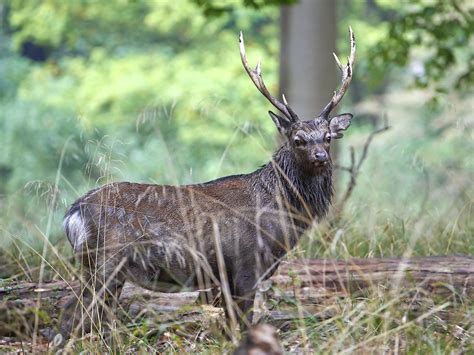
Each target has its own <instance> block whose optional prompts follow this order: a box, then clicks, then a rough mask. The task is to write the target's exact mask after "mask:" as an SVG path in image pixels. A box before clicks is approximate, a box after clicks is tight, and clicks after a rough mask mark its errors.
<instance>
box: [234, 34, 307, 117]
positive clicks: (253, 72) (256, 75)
mask: <svg viewBox="0 0 474 355" xmlns="http://www.w3.org/2000/svg"><path fill="white" fill-rule="evenodd" d="M239 46H240V58H241V59H242V64H243V66H244V68H245V71H246V72H247V74H248V75H249V77H250V79H251V80H252V82H253V83H254V84H255V86H256V87H257V89H258V91H260V92H261V93H262V94H263V96H265V97H266V98H267V100H268V101H270V103H271V104H272V105H273V106H275V108H277V109H278V111H280V112H281V113H282V114H283V115H284V116H285V118H286V119H288V120H289V121H290V122H295V121H297V120H298V116H297V115H296V113H295V112H294V111H293V110H292V109H291V107H289V106H288V104H287V103H286V100H285V97H283V102H280V101H279V100H277V99H276V98H275V97H273V96H272V94H270V92H269V91H268V89H267V87H266V86H265V83H264V82H263V78H262V63H261V61H260V60H259V61H258V63H257V66H256V67H255V69H252V68H251V67H250V65H249V63H248V61H247V56H246V55H245V44H244V35H243V34H242V32H240V36H239Z"/></svg>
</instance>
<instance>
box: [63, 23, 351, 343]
mask: <svg viewBox="0 0 474 355" xmlns="http://www.w3.org/2000/svg"><path fill="white" fill-rule="evenodd" d="M349 33H350V43H351V50H350V55H349V57H348V62H347V64H346V65H345V66H343V65H342V64H341V63H340V62H339V60H338V59H337V57H336V56H335V58H336V62H337V65H338V66H339V68H340V69H341V72H342V84H341V87H340V88H339V90H337V91H335V92H334V95H333V97H332V98H331V101H330V102H329V103H328V104H327V105H326V106H325V107H324V109H323V110H322V111H321V113H320V114H319V115H318V116H317V117H316V118H314V119H312V120H309V121H302V120H300V119H299V118H298V116H297V115H296V113H295V112H294V111H293V110H292V109H291V108H290V107H289V106H288V103H287V102H286V100H285V99H284V98H283V102H280V101H279V100H277V99H276V98H275V97H273V96H272V95H271V94H270V93H269V91H268V89H267V88H266V86H265V84H264V82H263V79H262V73H261V66H260V63H258V64H257V66H256V67H255V69H252V68H251V67H250V66H249V64H248V62H247V58H246V55H245V47H244V40H243V37H242V34H241V35H240V56H241V59H242V64H243V66H244V68H245V70H246V71H247V74H248V75H249V77H250V79H251V80H252V82H253V83H254V84H255V86H256V87H257V89H258V90H259V91H260V92H261V93H262V94H263V96H265V97H266V98H267V99H268V101H270V103H271V104H272V105H273V106H274V107H275V108H276V109H277V110H278V111H279V112H280V114H276V113H273V112H271V111H270V112H269V114H270V117H271V118H272V120H273V122H274V123H275V125H276V127H277V129H278V131H279V132H280V133H281V134H282V135H283V136H284V137H285V143H284V144H283V146H281V147H280V148H279V149H278V150H277V151H276V152H275V153H274V154H273V158H272V160H271V162H269V163H268V164H267V165H265V166H263V167H262V168H260V169H258V170H256V171H254V172H252V173H250V174H242V175H233V176H227V177H224V178H220V179H217V180H214V181H210V182H206V183H202V184H196V185H186V186H167V185H150V184H138V183H129V182H118V183H111V184H108V185H105V186H102V187H100V188H97V189H95V190H92V191H89V192H88V193H87V194H85V195H84V196H82V197H81V198H80V199H78V200H77V201H76V202H75V203H74V204H73V205H72V206H71V208H70V209H69V211H68V212H67V213H66V216H65V220H64V227H65V230H66V234H67V237H68V239H69V241H70V243H71V244H72V246H73V248H74V253H75V255H76V256H77V257H78V259H79V260H80V262H81V263H82V266H83V269H84V275H83V277H84V278H83V283H84V287H83V291H82V295H81V297H79V298H78V297H72V298H71V300H70V301H69V303H68V304H67V305H66V307H65V310H64V315H63V321H62V323H61V333H62V334H63V336H65V337H68V336H69V335H70V332H71V331H73V330H75V329H79V328H81V327H82V329H83V330H84V331H88V328H90V326H91V321H93V320H94V319H97V318H95V317H96V316H97V314H98V313H99V314H100V313H101V312H103V311H104V310H105V309H106V308H107V309H113V306H115V305H116V304H115V303H116V301H117V299H118V297H119V295H120V292H121V290H122V286H123V285H124V283H125V281H126V280H129V281H131V282H133V283H135V284H138V285H140V286H142V287H145V288H148V289H152V290H158V291H164V292H177V291H180V290H184V289H188V290H189V289H199V288H207V287H210V286H216V285H219V286H221V287H222V288H224V291H228V292H224V295H226V294H227V295H231V297H232V300H231V299H230V298H231V297H230V296H229V297H228V298H227V299H225V301H226V305H227V309H228V310H230V311H229V312H228V315H232V312H231V311H232V307H229V305H230V304H233V305H236V307H235V308H234V309H235V310H236V311H237V314H238V315H240V316H242V315H243V316H245V317H243V319H245V318H247V319H250V318H251V314H252V312H251V309H252V305H253V299H254V295H255V286H256V282H257V280H259V279H260V278H265V277H269V276H271V274H272V273H273V271H274V270H275V268H276V266H277V265H278V263H279V261H280V260H281V258H282V257H283V256H284V255H285V254H286V253H287V252H288V251H289V250H291V248H293V247H294V246H295V244H296V243H297V242H298V239H299V238H300V237H301V235H302V234H303V233H304V232H305V231H306V230H308V228H309V227H310V226H311V225H312V224H313V222H315V221H318V220H320V219H321V218H323V217H324V216H325V215H326V213H327V211H328V208H329V206H330V204H331V197H332V194H333V186H332V167H331V158H330V155H329V150H330V143H331V140H332V139H334V138H341V137H342V136H343V134H342V132H343V131H344V130H345V129H347V128H348V127H349V125H350V123H351V119H352V115H351V114H349V113H345V114H341V115H338V116H335V117H330V116H329V114H330V113H331V111H332V110H333V109H334V108H335V107H336V106H337V105H338V103H339V102H340V101H341V99H342V97H343V96H344V93H345V92H346V90H347V88H348V87H349V84H350V82H351V79H352V67H353V63H354V58H355V51H356V45H355V38H354V35H353V33H352V29H350V28H349ZM78 305H80V306H81V307H82V312H78V311H77V310H78V309H79V308H81V307H78ZM110 307H112V308H110ZM81 313H82V317H80V316H79V315H80V314H81ZM229 313H230V314H229Z"/></svg>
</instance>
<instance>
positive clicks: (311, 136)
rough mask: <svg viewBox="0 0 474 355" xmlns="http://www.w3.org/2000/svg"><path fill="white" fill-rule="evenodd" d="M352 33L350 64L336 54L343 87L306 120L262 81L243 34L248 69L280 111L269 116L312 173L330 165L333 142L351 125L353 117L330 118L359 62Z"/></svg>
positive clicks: (350, 32)
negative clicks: (247, 52) (246, 47)
mask: <svg viewBox="0 0 474 355" xmlns="http://www.w3.org/2000/svg"><path fill="white" fill-rule="evenodd" d="M349 34H350V41H351V53H350V55H349V57H348V60H347V64H346V65H345V66H343V65H342V64H341V62H340V61H339V59H338V58H337V56H336V55H335V54H334V58H335V59H336V63H337V65H338V67H339V69H340V70H341V72H342V83H341V87H340V88H339V90H337V91H335V92H334V95H333V96H332V98H331V101H329V103H328V104H327V105H326V106H325V107H324V109H323V110H322V111H321V113H320V114H319V115H317V117H315V118H314V119H311V120H308V121H303V120H300V119H299V118H298V115H297V114H296V113H295V112H294V111H293V110H292V109H291V107H290V106H289V105H288V102H287V101H286V99H285V97H284V96H283V101H282V102H281V101H279V100H277V99H276V98H275V97H273V96H272V95H271V94H270V92H269V91H268V89H267V88H266V86H265V84H264V82H263V79H262V70H261V63H260V61H259V62H258V64H257V66H256V67H255V69H252V68H251V67H250V66H249V64H248V62H247V58H246V55H245V46H244V39H243V36H242V33H240V39H239V41H240V57H241V59H242V64H243V65H244V68H245V70H246V71H247V73H248V75H249V76H250V79H252V82H253V83H254V84H255V86H256V87H257V89H258V90H259V91H260V92H261V93H262V94H263V96H265V97H266V98H267V100H268V101H270V103H271V104H272V105H273V106H274V107H275V108H276V109H278V111H279V112H280V113H279V114H276V113H274V112H272V111H269V114H270V117H271V118H272V120H273V122H274V123H275V125H276V127H277V128H278V131H279V132H280V133H281V134H282V135H283V136H284V137H286V139H287V141H288V145H289V147H290V149H291V152H292V153H293V156H294V158H295V160H296V162H297V163H298V165H300V166H301V167H304V168H305V169H307V170H310V171H317V170H318V169H319V168H321V167H324V166H326V165H328V164H329V163H330V155H329V150H330V146H331V141H332V140H333V139H338V138H341V137H342V136H343V132H344V131H345V130H346V129H347V128H348V127H349V126H350V124H351V119H352V114H350V113H343V114H340V115H337V116H333V117H330V113H331V111H332V110H333V109H334V108H335V107H336V106H337V105H338V103H339V102H340V101H341V99H342V97H343V96H344V94H345V92H346V91H347V88H348V87H349V84H350V82H351V80H352V66H353V64H354V59H355V51H356V45H355V37H354V33H353V32H352V29H351V28H350V27H349Z"/></svg>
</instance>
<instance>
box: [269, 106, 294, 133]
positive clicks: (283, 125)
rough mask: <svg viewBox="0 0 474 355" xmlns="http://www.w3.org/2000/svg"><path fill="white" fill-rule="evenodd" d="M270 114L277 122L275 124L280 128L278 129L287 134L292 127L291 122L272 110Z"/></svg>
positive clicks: (274, 121)
mask: <svg viewBox="0 0 474 355" xmlns="http://www.w3.org/2000/svg"><path fill="white" fill-rule="evenodd" d="M268 114H269V115H270V117H271V118H272V121H273V123H275V126H276V127H277V128H278V131H279V132H280V133H281V134H287V133H288V130H289V129H290V127H291V122H290V121H288V119H286V118H284V117H281V116H280V115H277V114H276V113H274V112H272V111H268Z"/></svg>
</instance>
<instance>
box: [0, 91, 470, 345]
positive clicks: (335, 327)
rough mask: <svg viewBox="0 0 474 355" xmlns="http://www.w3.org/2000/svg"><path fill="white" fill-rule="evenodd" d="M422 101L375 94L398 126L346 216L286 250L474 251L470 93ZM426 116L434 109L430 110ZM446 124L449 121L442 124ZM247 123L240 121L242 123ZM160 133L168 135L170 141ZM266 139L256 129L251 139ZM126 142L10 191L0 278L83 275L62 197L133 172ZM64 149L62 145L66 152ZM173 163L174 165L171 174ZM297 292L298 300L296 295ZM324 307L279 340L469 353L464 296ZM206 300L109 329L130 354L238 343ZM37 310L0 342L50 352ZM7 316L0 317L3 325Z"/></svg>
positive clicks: (391, 296)
mask: <svg viewBox="0 0 474 355" xmlns="http://www.w3.org/2000/svg"><path fill="white" fill-rule="evenodd" d="M424 99H425V97H424V96H422V94H421V93H417V92H415V93H413V92H411V93H405V94H393V95H387V96H386V97H384V98H378V100H379V105H381V108H380V107H379V109H381V110H382V111H383V112H384V113H385V114H386V115H387V116H388V118H389V120H390V124H391V125H392V127H393V128H392V129H391V130H390V131H389V132H387V133H384V134H383V135H381V136H379V137H377V138H376V139H375V141H374V143H373V144H372V145H371V147H370V152H369V155H368V159H367V161H366V162H365V164H364V166H363V168H362V172H361V175H360V176H359V178H358V180H357V187H356V190H355V193H354V195H353V197H352V198H351V200H350V201H349V204H348V205H347V206H346V208H345V210H344V212H343V216H342V218H341V219H338V220H337V223H329V222H323V223H321V224H320V225H319V226H317V227H316V228H315V229H313V230H312V231H311V233H308V235H307V236H306V237H305V239H304V240H303V241H302V242H301V243H300V244H299V246H298V247H297V248H296V249H295V250H294V251H293V252H292V253H291V254H290V255H289V256H288V258H290V259H291V258H301V257H311V258H321V257H325V258H351V257H360V258H366V257H374V256H381V257H389V256H425V255H444V254H458V253H459V254H465V255H470V256H473V255H474V220H473V218H472V203H473V199H472V196H473V192H474V191H473V184H472V178H473V176H474V155H473V154H472V152H473V151H474V149H473V148H474V146H473V142H472V126H473V122H472V118H471V117H470V116H471V114H470V113H469V102H467V100H465V101H462V100H459V99H457V98H455V100H458V101H456V105H455V106H447V107H444V108H443V109H442V110H439V111H433V110H432V109H430V108H428V107H427V106H426V105H425V106H423V105H422V106H421V107H419V106H420V105H418V104H417V103H418V102H420V100H421V101H422V100H424ZM448 99H449V100H451V99H452V98H448ZM381 100H382V104H380V101H381ZM453 100H454V99H453ZM453 111H455V114H454V113H453ZM453 115H454V116H455V117H454V118H453ZM429 116H433V117H435V118H434V119H431V118H430V119H428V118H429ZM356 117H357V112H356ZM446 123H448V124H449V126H448V128H446V129H444V130H442V131H440V129H441V128H442V127H444V126H445V124H446ZM241 128H242V127H238V128H237V130H238V131H239V132H242V131H244V132H245V130H244V129H241ZM370 129H371V128H370V127H368V125H366V126H364V125H363V124H361V125H358V123H357V118H356V120H355V124H354V127H353V128H352V133H350V134H349V136H348V137H346V139H345V143H343V145H342V147H341V149H340V151H341V152H342V153H341V154H342V156H341V163H340V164H342V165H343V164H347V161H348V155H347V151H348V149H347V146H348V145H353V146H355V149H356V152H359V154H360V150H358V149H360V147H361V146H362V144H363V143H364V141H365V137H366V136H367V134H368V133H369V132H370ZM252 134H253V133H252ZM157 137H158V138H157V139H158V140H160V139H161V140H162V142H161V143H163V141H164V139H163V138H162V137H160V136H159V135H157ZM239 137H241V136H236V137H235V139H234V140H233V141H231V142H230V143H229V147H228V148H226V149H225V150H224V152H223V153H222V154H223V158H222V159H219V157H217V158H218V159H216V162H217V163H216V168H218V169H219V168H220V167H222V165H223V164H224V163H223V162H224V161H225V159H224V157H225V156H229V155H232V154H233V151H235V150H238V149H239V139H240V138H239ZM264 137H265V135H264ZM260 138H261V137H257V136H256V135H255V136H253V137H252V138H246V139H260ZM266 138H268V137H266ZM123 144H125V143H123V142H118V141H116V140H114V139H112V138H110V137H103V138H101V139H99V140H97V141H91V142H88V143H87V144H86V145H87V147H86V149H87V151H88V152H89V154H88V161H87V164H86V166H85V169H86V171H88V172H89V173H88V174H89V177H90V179H89V180H86V181H84V182H83V184H81V185H77V184H76V181H74V182H73V181H70V180H69V179H67V178H66V177H65V176H64V175H63V174H62V164H63V158H61V159H60V160H59V161H58V162H57V170H56V173H55V177H54V180H48V181H35V182H30V183H28V184H27V186H25V189H23V190H19V191H17V192H16V193H14V194H11V195H9V196H7V197H6V199H3V201H2V216H1V218H0V223H1V224H0V234H1V236H2V238H1V239H2V240H1V245H2V249H1V250H0V251H1V253H0V261H1V264H2V266H0V277H2V278H1V279H0V286H2V285H8V284H10V283H11V282H12V281H19V280H29V281H35V282H37V281H40V282H41V281H43V280H54V279H63V280H71V279H73V278H78V277H79V275H80V274H79V273H78V270H77V265H76V263H75V261H74V260H73V258H72V252H71V248H70V246H69V244H68V243H67V242H66V238H65V237H64V236H63V233H62V231H61V220H62V215H63V213H64V210H65V207H66V205H67V204H69V203H71V202H73V200H74V199H75V198H77V197H79V196H80V195H81V194H83V193H84V192H86V190H87V189H89V188H92V187H94V186H96V185H99V184H103V183H105V182H108V181H113V180H116V179H117V177H120V178H121V179H125V180H126V179H128V177H129V176H130V177H133V176H136V172H134V171H130V164H131V163H130V161H128V160H127V157H126V156H125V155H124V153H123V149H121V148H120V146H121V145H123ZM161 148H162V149H160V152H161V153H162V154H163V156H160V157H153V158H154V159H157V160H160V161H166V162H167V163H166V164H165V165H166V169H168V170H167V173H168V174H169V175H168V177H169V176H174V177H175V181H174V182H178V183H179V182H181V181H182V180H181V179H183V177H182V176H185V175H186V174H189V171H188V170H187V169H184V168H180V167H179V166H177V167H175V166H173V163H172V162H173V161H174V160H175V158H176V157H175V155H174V153H172V152H171V151H169V150H168V149H167V148H166V145H163V146H162V147H161ZM68 149H69V147H68V145H67V144H65V145H64V146H63V155H64V156H66V155H67V154H68V151H69V150H68ZM258 154H259V156H261V160H262V161H264V160H265V157H269V155H270V151H269V150H268V149H265V148H263V147H262V148H261V151H260V152H258ZM259 159H260V158H259ZM161 166H164V165H161ZM173 169H174V170H175V171H173V172H171V173H170V171H172V170H173ZM249 169H250V167H249V166H248V162H246V161H244V160H243V161H241V162H240V163H238V164H235V166H233V167H226V169H225V170H234V171H235V173H238V172H241V171H242V170H244V171H248V170H249ZM341 174H342V172H341ZM198 175H199V174H198ZM187 176H188V177H189V175H187ZM211 177H214V176H209V178H211ZM169 179H170V180H172V179H173V178H169ZM186 179H187V178H186ZM189 179H191V180H192V179H193V176H191V177H189ZM153 180H156V182H161V181H157V180H158V179H156V178H155V179H153ZM180 180H181V181H180ZM166 182H170V181H166ZM171 182H173V181H171ZM346 184H347V180H346V178H344V177H342V178H341V179H339V186H338V189H339V190H343V189H344V187H345V186H346ZM25 200H28V203H27V204H26V203H24V201H25ZM5 201H6V202H5ZM329 220H330V221H331V217H330V218H329ZM407 295H408V297H407ZM407 300H408V301H407ZM292 302H294V305H296V307H297V309H301V307H302V305H301V304H298V299H296V300H293V301H292ZM270 303H271V302H270ZM280 306H281V307H282V309H286V308H287V305H274V307H276V309H278V308H279V307H280ZM325 307H327V308H328V309H329V308H330V309H331V310H332V312H333V311H334V309H335V310H336V312H335V313H334V315H333V316H331V317H328V318H325V319H322V318H321V317H318V316H317V315H315V316H307V315H305V317H302V314H303V313H300V316H301V317H300V318H299V319H297V320H294V321H287V322H285V323H283V324H279V328H280V329H279V334H280V338H281V341H282V344H283V345H284V347H285V349H286V350H287V351H289V352H292V351H297V352H299V351H308V352H331V353H332V352H341V353H352V352H356V353H366V352H376V353H379V352H393V353H398V352H401V353H426V352H430V353H446V352H463V351H465V352H469V351H474V337H473V335H472V334H474V314H473V313H474V303H473V301H472V300H469V299H463V298H456V297H451V298H447V299H446V298H444V299H437V298H436V297H430V295H429V294H423V295H419V294H417V290H415V289H413V290H398V292H397V293H393V292H388V291H384V290H377V289H374V290H368V291H367V293H366V294H364V295H362V296H358V297H353V298H344V299H334V300H333V303H332V304H330V305H326V306H325ZM199 309H200V312H201V314H200V315H199V316H197V317H196V319H194V320H193V321H189V322H185V321H183V322H179V319H181V318H180V317H181V315H180V313H179V312H178V313H176V314H174V315H173V317H175V321H170V320H168V322H167V323H166V324H163V318H164V316H163V314H159V313H156V314H153V312H151V313H150V312H148V313H147V319H146V320H143V321H141V322H136V321H135V322H132V321H130V322H128V323H127V322H125V323H117V324H116V325H115V327H114V326H113V327H112V328H111V330H110V332H111V337H112V339H114V342H113V346H114V347H115V350H118V351H127V352H137V351H140V352H153V351H159V352H161V351H165V352H177V353H182V352H203V353H220V352H223V351H230V350H231V349H233V348H234V346H235V345H234V344H233V343H232V342H231V341H229V340H228V338H227V337H226V336H225V334H224V333H223V332H222V330H221V329H222V327H224V317H223V314H222V313H221V312H217V313H216V311H215V310H211V309H206V308H205V307H204V308H202V307H201V308H199ZM323 310H324V307H323ZM183 314H186V309H185V310H184V312H183ZM41 317H43V315H41V314H40V313H36V315H35V318H34V326H33V330H34V331H33V334H34V336H33V337H31V335H28V336H26V337H25V338H24V339H26V342H24V343H19V342H14V341H9V344H6V345H5V344H3V345H2V344H1V343H0V350H2V351H3V350H14V349H18V348H19V347H21V346H26V347H31V346H32V345H31V344H33V345H34V346H35V347H36V348H35V349H43V350H45V349H46V348H45V347H46V345H45V343H44V339H42V338H40V337H38V335H39V329H38V327H39V323H40V320H41V319H40V318H41ZM183 317H186V315H184V316H183ZM176 320H178V321H176ZM54 322H55V320H53V319H51V320H49V321H47V322H46V323H50V326H53V325H54ZM99 324H100V323H99ZM4 326H5V325H2V324H0V328H2V327H4ZM19 328H21V327H20V325H19ZM99 333H100V332H99ZM99 333H96V334H95V335H84V336H83V337H82V338H79V339H75V341H74V342H73V343H72V344H71V346H72V349H73V350H74V351H77V352H80V351H87V352H99V351H106V350H110V343H107V342H105V341H104V339H103V338H101V337H100V336H98V335H97V334H99ZM20 338H21V337H20ZM2 347H3V349H2Z"/></svg>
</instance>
